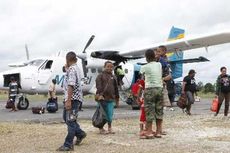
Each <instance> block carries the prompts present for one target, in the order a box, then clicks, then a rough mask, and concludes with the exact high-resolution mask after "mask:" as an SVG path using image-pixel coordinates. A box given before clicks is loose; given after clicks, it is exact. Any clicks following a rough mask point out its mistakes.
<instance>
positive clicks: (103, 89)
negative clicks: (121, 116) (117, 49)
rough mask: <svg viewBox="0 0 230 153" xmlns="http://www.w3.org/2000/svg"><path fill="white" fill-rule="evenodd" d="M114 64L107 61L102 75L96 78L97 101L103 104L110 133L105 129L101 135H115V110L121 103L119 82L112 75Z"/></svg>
mask: <svg viewBox="0 0 230 153" xmlns="http://www.w3.org/2000/svg"><path fill="white" fill-rule="evenodd" d="M113 68H114V66H113V63H112V62H110V61H106V62H105V64H104V71H103V72H102V73H100V74H99V75H98V76H97V78H96V88H97V91H96V100H97V101H98V102H99V103H103V104H102V106H103V108H104V110H105V113H106V115H107V121H108V131H106V130H105V129H104V127H102V128H99V130H100V134H114V132H113V130H112V120H113V109H114V105H115V104H116V106H117V105H118V103H119V93H118V85H117V81H116V79H115V77H114V75H113V74H112V72H113Z"/></svg>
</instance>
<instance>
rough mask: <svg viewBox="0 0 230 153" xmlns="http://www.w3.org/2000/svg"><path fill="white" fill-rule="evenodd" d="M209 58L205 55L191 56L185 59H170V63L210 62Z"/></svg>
mask: <svg viewBox="0 0 230 153" xmlns="http://www.w3.org/2000/svg"><path fill="white" fill-rule="evenodd" d="M208 61H209V60H208V59H207V58H205V57H203V56H200V57H198V58H190V59H183V60H175V61H169V63H170V64H176V63H184V64H186V63H198V62H208Z"/></svg>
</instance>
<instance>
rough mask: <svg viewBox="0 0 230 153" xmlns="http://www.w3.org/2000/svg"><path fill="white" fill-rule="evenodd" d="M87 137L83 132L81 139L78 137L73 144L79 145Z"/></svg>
mask: <svg viewBox="0 0 230 153" xmlns="http://www.w3.org/2000/svg"><path fill="white" fill-rule="evenodd" d="M86 136H87V134H86V133H85V132H83V134H82V136H81V137H78V138H77V140H76V142H75V145H80V144H81V142H82V140H83V139H84V138H85V137H86Z"/></svg>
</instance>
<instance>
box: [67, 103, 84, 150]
mask: <svg viewBox="0 0 230 153" xmlns="http://www.w3.org/2000/svg"><path fill="white" fill-rule="evenodd" d="M79 103H80V102H79V101H77V100H74V101H72V110H71V111H73V112H75V114H76V115H77V113H78V106H79ZM63 119H64V121H65V123H66V125H67V129H68V133H67V136H66V138H65V142H64V146H65V147H69V148H70V147H72V146H73V139H74V136H76V137H82V135H83V133H84V131H83V130H82V129H81V128H80V125H79V124H78V123H77V120H68V112H67V111H66V109H65V107H64V110H63Z"/></svg>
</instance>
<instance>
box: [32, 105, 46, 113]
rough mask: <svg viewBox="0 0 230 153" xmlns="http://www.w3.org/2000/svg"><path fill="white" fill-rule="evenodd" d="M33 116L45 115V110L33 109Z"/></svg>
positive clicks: (41, 108)
mask: <svg viewBox="0 0 230 153" xmlns="http://www.w3.org/2000/svg"><path fill="white" fill-rule="evenodd" d="M32 112H33V114H44V113H45V108H44V107H32Z"/></svg>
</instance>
